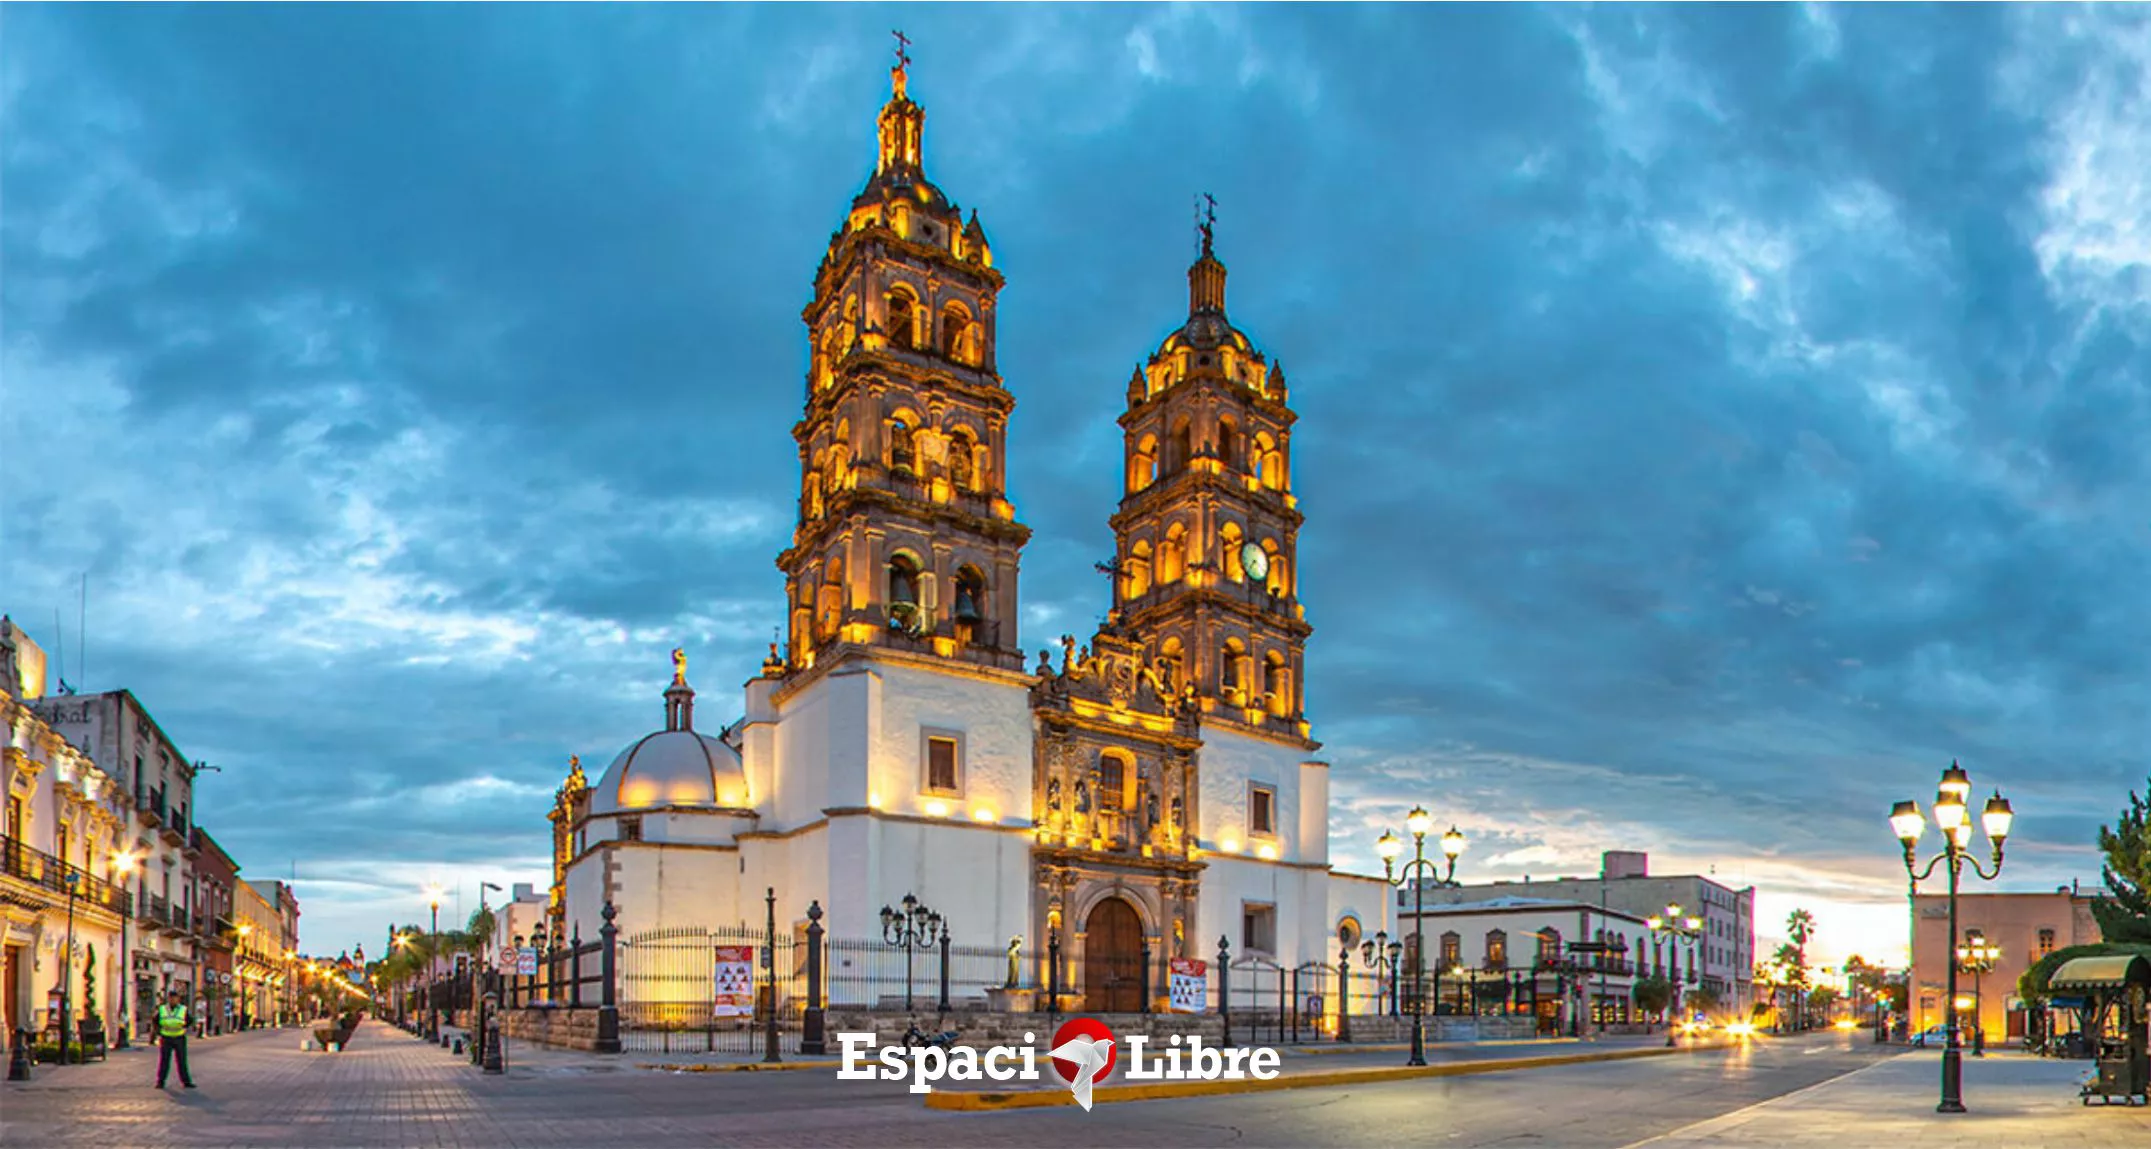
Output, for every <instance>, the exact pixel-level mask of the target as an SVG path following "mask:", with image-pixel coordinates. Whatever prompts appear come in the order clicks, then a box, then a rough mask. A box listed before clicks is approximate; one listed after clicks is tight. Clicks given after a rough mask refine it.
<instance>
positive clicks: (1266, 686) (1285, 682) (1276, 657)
mask: <svg viewBox="0 0 2151 1149" xmlns="http://www.w3.org/2000/svg"><path fill="white" fill-rule="evenodd" d="M1262 695H1263V701H1264V702H1266V703H1267V704H1268V706H1269V710H1270V713H1271V714H1274V715H1276V716H1278V717H1280V718H1282V717H1284V716H1285V715H1287V714H1290V713H1292V672H1291V671H1290V670H1287V669H1286V668H1285V656H1284V655H1281V654H1279V653H1277V652H1276V651H1274V650H1273V651H1271V652H1270V653H1269V654H1268V655H1266V656H1264V658H1263V661H1262Z"/></svg>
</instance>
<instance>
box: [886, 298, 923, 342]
mask: <svg viewBox="0 0 2151 1149" xmlns="http://www.w3.org/2000/svg"><path fill="white" fill-rule="evenodd" d="M918 311H919V303H918V300H916V299H913V298H912V296H911V290H910V289H909V288H905V287H899V288H897V289H895V290H893V291H891V292H889V342H890V343H893V344H895V345H896V346H898V347H902V348H904V349H905V350H907V351H908V350H915V349H916V348H917V347H918V344H919V338H918V322H919V321H918Z"/></svg>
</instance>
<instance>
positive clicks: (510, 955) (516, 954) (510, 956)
mask: <svg viewBox="0 0 2151 1149" xmlns="http://www.w3.org/2000/svg"><path fill="white" fill-rule="evenodd" d="M522 955H523V951H522V950H520V949H518V948H517V947H515V946H502V947H500V956H499V957H497V958H494V959H493V964H494V965H495V966H497V967H498V968H499V971H500V972H501V973H502V974H507V975H513V974H514V973H515V971H516V967H517V966H518V965H520V964H521V962H522Z"/></svg>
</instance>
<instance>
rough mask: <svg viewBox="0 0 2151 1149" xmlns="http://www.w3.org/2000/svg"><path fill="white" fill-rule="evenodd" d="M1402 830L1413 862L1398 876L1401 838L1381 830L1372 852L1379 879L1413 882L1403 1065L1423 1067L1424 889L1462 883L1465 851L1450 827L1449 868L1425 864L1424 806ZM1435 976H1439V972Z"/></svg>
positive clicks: (1427, 822) (1444, 845)
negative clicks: (1459, 863)
mask: <svg viewBox="0 0 2151 1149" xmlns="http://www.w3.org/2000/svg"><path fill="white" fill-rule="evenodd" d="M1404 828H1405V829H1406V830H1409V831H1411V835H1412V860H1411V861H1409V862H1406V863H1404V864H1403V866H1402V872H1401V873H1400V872H1398V870H1399V867H1398V865H1397V858H1398V857H1399V856H1401V855H1402V854H1403V853H1404V839H1402V838H1399V837H1397V836H1396V835H1395V834H1392V833H1390V832H1389V831H1387V830H1384V831H1382V836H1381V838H1380V839H1378V840H1377V841H1376V842H1375V843H1374V852H1375V853H1377V854H1380V855H1381V856H1382V877H1383V878H1385V879H1387V880H1388V882H1389V884H1390V885H1392V886H1397V887H1402V886H1403V885H1404V883H1406V882H1411V883H1412V946H1411V950H1412V952H1411V958H1412V963H1411V965H1412V1056H1411V1058H1410V1060H1408V1061H1406V1062H1405V1064H1406V1065H1425V1064H1426V1063H1427V1039H1426V1012H1427V1002H1426V996H1427V995H1426V985H1425V970H1426V961H1427V946H1426V888H1427V887H1428V886H1429V885H1434V886H1456V885H1460V884H1462V883H1459V882H1458V881H1457V880H1456V860H1457V858H1458V856H1460V855H1461V854H1463V852H1464V835H1463V834H1462V833H1460V832H1458V830H1457V828H1456V827H1455V826H1451V827H1449V832H1448V833H1446V834H1443V835H1442V836H1441V852H1442V855H1443V856H1444V857H1446V858H1448V859H1449V866H1448V869H1446V870H1438V869H1436V867H1435V865H1434V863H1432V862H1429V861H1427V834H1428V832H1429V831H1431V830H1433V829H1434V816H1433V815H1432V814H1429V813H1427V811H1426V807H1424V806H1414V807H1412V811H1411V813H1409V814H1406V815H1405V816H1404ZM1435 976H1436V977H1437V978H1438V977H1439V976H1440V973H1439V971H1438V970H1437V972H1436V975H1435Z"/></svg>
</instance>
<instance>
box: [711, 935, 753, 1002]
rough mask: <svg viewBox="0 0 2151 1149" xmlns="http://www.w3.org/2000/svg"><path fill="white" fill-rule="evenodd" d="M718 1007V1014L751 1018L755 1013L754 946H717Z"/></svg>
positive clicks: (716, 1000)
mask: <svg viewBox="0 0 2151 1149" xmlns="http://www.w3.org/2000/svg"><path fill="white" fill-rule="evenodd" d="M714 1000H715V1006H716V1008H715V1009H714V1010H712V1011H711V1012H713V1013H715V1014H716V1015H717V1016H718V1017H751V1016H753V1014H754V947H753V946H718V947H717V994H716V998H715V999H714Z"/></svg>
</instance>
